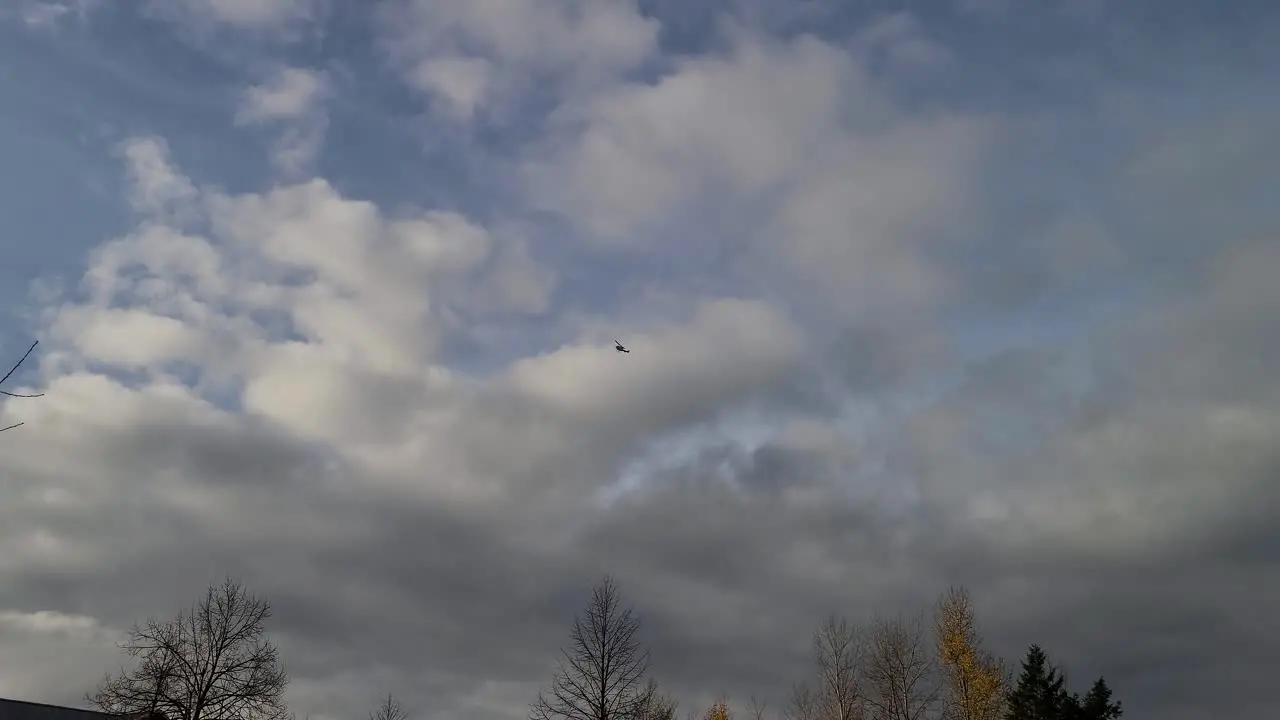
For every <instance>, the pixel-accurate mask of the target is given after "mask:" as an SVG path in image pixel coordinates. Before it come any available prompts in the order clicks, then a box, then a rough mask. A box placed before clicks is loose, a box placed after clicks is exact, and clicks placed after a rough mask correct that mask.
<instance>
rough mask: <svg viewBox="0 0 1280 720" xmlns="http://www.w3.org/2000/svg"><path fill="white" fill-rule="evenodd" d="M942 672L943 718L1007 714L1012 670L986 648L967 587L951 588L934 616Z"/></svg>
mask: <svg viewBox="0 0 1280 720" xmlns="http://www.w3.org/2000/svg"><path fill="white" fill-rule="evenodd" d="M934 630H935V633H936V635H937V642H938V664H939V666H940V669H941V671H942V683H943V687H944V689H945V691H946V692H945V694H944V696H943V716H944V717H946V718H948V720H998V718H1000V717H1002V716H1003V714H1004V710H1005V708H1004V705H1005V703H1004V700H1005V694H1006V692H1007V689H1008V684H1009V683H1008V682H1007V677H1008V670H1007V669H1006V667H1005V664H1004V662H1003V661H1001V660H1000V659H999V658H997V657H996V656H994V655H992V654H991V653H989V652H987V651H986V650H985V649H984V648H983V646H982V637H981V636H980V635H979V634H978V629H977V623H976V621H975V619H974V612H973V602H972V600H971V599H970V597H969V593H968V591H967V590H965V589H964V588H955V587H953V588H950V589H949V590H948V591H947V592H946V593H944V594H943V596H942V597H941V598H940V599H939V601H938V605H937V608H936V612H935V615H934Z"/></svg>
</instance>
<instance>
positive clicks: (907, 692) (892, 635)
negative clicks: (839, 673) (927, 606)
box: [863, 616, 939, 720]
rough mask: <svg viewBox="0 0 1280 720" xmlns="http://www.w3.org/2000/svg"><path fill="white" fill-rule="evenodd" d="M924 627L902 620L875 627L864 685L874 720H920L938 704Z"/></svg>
mask: <svg viewBox="0 0 1280 720" xmlns="http://www.w3.org/2000/svg"><path fill="white" fill-rule="evenodd" d="M922 625H923V623H922V622H921V621H920V619H919V618H916V619H914V620H907V619H905V618H903V617H901V616H899V617H896V618H891V619H881V620H879V621H877V622H876V623H875V624H874V625H873V627H872V630H871V638H870V643H869V648H868V654H867V657H866V661H865V663H864V667H865V669H864V671H863V681H864V683H865V685H866V688H865V695H866V698H867V706H868V707H869V708H870V710H871V717H872V718H873V719H874V720H921V719H922V718H924V717H926V715H927V714H928V713H929V712H930V711H931V710H933V708H934V706H935V705H936V704H937V701H938V694H939V688H938V684H937V676H936V674H935V673H934V663H933V659H932V657H931V656H930V653H929V650H928V649H927V648H926V647H925V640H924V629H923V627H922Z"/></svg>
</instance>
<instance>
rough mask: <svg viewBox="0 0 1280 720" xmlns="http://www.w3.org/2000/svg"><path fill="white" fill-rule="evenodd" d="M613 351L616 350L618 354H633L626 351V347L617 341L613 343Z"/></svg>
mask: <svg viewBox="0 0 1280 720" xmlns="http://www.w3.org/2000/svg"><path fill="white" fill-rule="evenodd" d="M613 349H614V350H617V351H618V352H624V353H630V352H631V351H630V350H628V349H626V348H625V347H623V345H622V343H621V342H619V341H617V340H614V341H613Z"/></svg>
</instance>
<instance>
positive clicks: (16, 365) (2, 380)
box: [0, 340, 44, 432]
mask: <svg viewBox="0 0 1280 720" xmlns="http://www.w3.org/2000/svg"><path fill="white" fill-rule="evenodd" d="M39 344H40V341H39V340H36V341H35V342H33V343H31V347H29V348H27V351H26V352H25V353H23V355H22V357H21V358H20V359H19V360H18V362H16V363H14V365H13V367H11V368H9V372H7V373H5V374H4V377H2V378H0V385H3V384H4V383H5V381H6V380H8V379H9V378H10V376H12V375H13V374H14V373H15V372H17V371H18V368H20V367H22V363H23V362H25V361H26V359H27V357H28V356H30V355H31V351H33V350H35V349H36V345H39ZM0 395H5V396H7V397H14V398H38V397H43V396H44V393H35V394H33V395H23V394H19V393H11V392H6V391H4V390H0ZM22 425H23V423H14V424H13V425H10V426H8V427H3V428H0V432H4V431H5V430H12V429H14V428H16V427H21V426H22Z"/></svg>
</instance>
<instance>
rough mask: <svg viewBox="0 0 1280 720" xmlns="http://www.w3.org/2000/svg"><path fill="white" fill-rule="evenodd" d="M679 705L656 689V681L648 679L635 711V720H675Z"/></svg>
mask: <svg viewBox="0 0 1280 720" xmlns="http://www.w3.org/2000/svg"><path fill="white" fill-rule="evenodd" d="M678 706H679V704H678V703H677V702H676V701H675V698H672V697H671V696H670V695H667V694H666V693H663V692H662V691H661V690H659V689H658V681H657V680H654V679H653V678H649V683H648V684H647V685H645V688H644V691H643V692H642V693H641V696H640V702H639V703H638V705H637V707H636V711H635V720H675V717H676V708H677V707H678Z"/></svg>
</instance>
